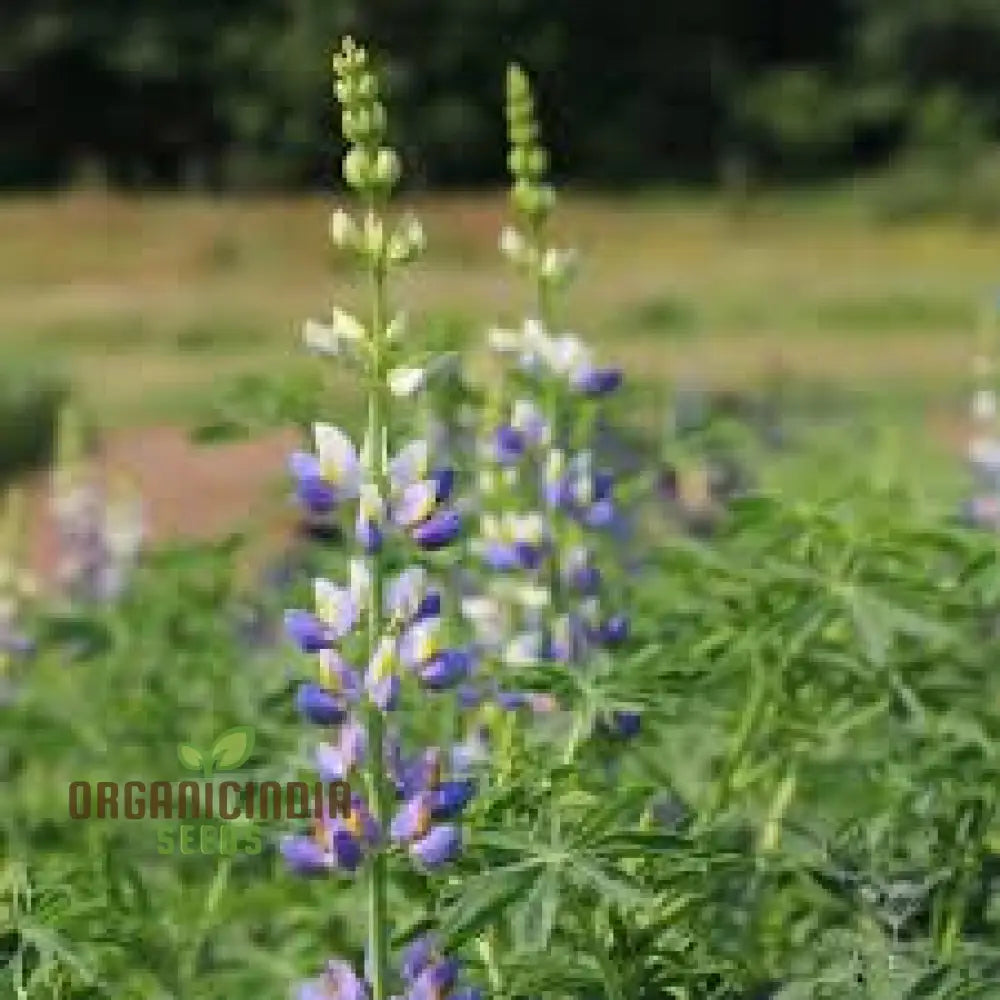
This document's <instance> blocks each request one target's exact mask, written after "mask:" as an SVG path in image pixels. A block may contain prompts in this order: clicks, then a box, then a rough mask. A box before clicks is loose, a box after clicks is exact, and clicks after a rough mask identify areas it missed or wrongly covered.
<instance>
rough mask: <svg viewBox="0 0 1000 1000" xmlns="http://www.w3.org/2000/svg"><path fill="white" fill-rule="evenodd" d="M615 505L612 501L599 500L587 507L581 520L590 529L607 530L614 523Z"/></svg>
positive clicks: (582, 513)
mask: <svg viewBox="0 0 1000 1000" xmlns="http://www.w3.org/2000/svg"><path fill="white" fill-rule="evenodd" d="M614 519H615V505H614V503H612V501H610V500H598V501H597V502H596V503H592V504H590V505H589V506H587V507H585V508H584V509H583V510H582V511H581V513H580V520H582V521H583V523H584V524H585V525H586V526H587V527H588V528H597V529H599V528H607V527H609V526H610V525H611V524H613V523H614Z"/></svg>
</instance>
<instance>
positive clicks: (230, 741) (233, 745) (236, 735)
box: [212, 726, 254, 771]
mask: <svg viewBox="0 0 1000 1000" xmlns="http://www.w3.org/2000/svg"><path fill="white" fill-rule="evenodd" d="M253 744H254V731H253V729H251V728H250V727H249V726H234V727H233V728H232V729H230V730H227V731H226V732H224V733H223V734H222V735H221V736H220V737H219V738H218V739H217V740H216V741H215V743H214V745H213V746H212V767H213V768H214V769H215V770H217V771H232V770H233V769H234V768H237V767H241V766H242V765H243V764H245V763H246V762H247V761H248V760H249V759H250V754H252V753H253Z"/></svg>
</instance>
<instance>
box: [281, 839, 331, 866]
mask: <svg viewBox="0 0 1000 1000" xmlns="http://www.w3.org/2000/svg"><path fill="white" fill-rule="evenodd" d="M279 849H280V851H281V856H282V857H283V858H284V861H285V864H286V865H288V867H289V868H290V869H291V870H292V871H293V872H294V873H295V874H296V875H318V874H321V873H324V874H325V873H326V872H328V871H329V870H330V868H331V866H332V863H333V861H332V859H331V858H330V857H329V855H328V854H327V853H326V852H325V851H324V850H323V848H322V847H321V846H320V845H319V844H318V843H317V842H316V841H315V840H314V839H313V838H312V837H283V838H282V839H281V844H280V848H279Z"/></svg>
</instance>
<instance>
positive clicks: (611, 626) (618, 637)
mask: <svg viewBox="0 0 1000 1000" xmlns="http://www.w3.org/2000/svg"><path fill="white" fill-rule="evenodd" d="M599 634H600V639H601V642H603V643H604V644H605V645H606V646H620V645H622V643H624V642H625V641H626V640H627V639H628V635H629V620H628V616H627V615H613V616H612V617H611V618H609V619H608V620H607V621H606V622H605V623H604V624H603V625H602V626H601V628H600V631H599Z"/></svg>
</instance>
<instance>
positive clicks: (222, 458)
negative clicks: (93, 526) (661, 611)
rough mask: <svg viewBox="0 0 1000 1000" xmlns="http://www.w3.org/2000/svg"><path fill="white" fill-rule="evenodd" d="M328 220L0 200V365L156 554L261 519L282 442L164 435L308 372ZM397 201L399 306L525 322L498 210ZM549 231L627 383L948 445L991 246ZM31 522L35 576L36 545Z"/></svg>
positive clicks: (816, 207)
mask: <svg viewBox="0 0 1000 1000" xmlns="http://www.w3.org/2000/svg"><path fill="white" fill-rule="evenodd" d="M333 206H334V202H333V201H332V200H331V199H325V198H320V197H303V198H296V199H273V198H270V199H220V200H204V199H193V198H184V199H179V198H175V197H152V196H149V197H143V198H134V199H126V198H119V197H107V196H103V195H99V194H91V193H73V194H67V195H64V196H59V197H53V198H44V199H43V198H21V199H9V200H6V201H3V202H0V226H2V229H3V232H4V233H6V234H7V237H8V238H7V239H5V240H4V241H3V242H2V244H0V288H2V289H3V294H2V295H0V366H6V365H18V364H23V363H25V362H27V363H29V364H30V365H32V366H36V367H43V368H45V367H49V366H57V367H58V368H59V370H60V371H62V372H64V373H65V374H66V375H67V376H69V378H70V379H71V380H72V382H73V384H74V385H75V387H76V388H77V390H78V391H79V393H80V395H81V397H82V398H83V400H84V401H85V402H86V403H87V404H88V406H89V408H90V409H91V410H92V412H93V413H94V414H96V415H97V416H98V417H99V419H100V421H101V422H102V423H103V424H104V425H105V427H106V428H107V431H108V435H107V438H106V448H107V456H108V460H109V462H110V463H111V464H112V465H114V466H115V467H116V468H118V469H119V470H121V471H124V472H125V473H127V474H128V475H129V476H131V477H132V478H133V479H134V480H136V481H137V482H138V483H139V484H140V486H141V489H142V491H143V494H144V496H145V497H146V500H147V505H148V507H149V509H150V513H151V519H152V525H153V531H154V536H155V537H176V536H178V535H205V534H214V533H216V532H217V531H218V530H220V525H223V524H231V523H232V519H233V518H232V512H233V510H234V507H235V508H240V509H241V510H242V511H243V512H244V513H246V514H249V515H251V516H253V515H255V514H260V515H261V519H262V520H266V521H268V522H269V523H274V517H275V515H276V513H277V511H276V509H275V507H274V504H273V502H272V501H271V500H268V499H266V498H267V497H268V496H272V497H273V494H269V492H268V486H269V484H271V483H272V482H273V480H274V478H275V477H276V476H279V477H280V475H281V473H282V468H283V461H282V455H283V452H284V450H286V449H287V447H288V446H289V440H290V439H289V438H288V437H287V435H277V436H275V437H274V438H272V439H266V440H264V441H262V442H259V443H258V444H257V445H256V446H255V447H253V448H250V449H249V450H246V449H245V448H244V450H240V448H241V447H244V446H235V450H234V449H232V448H214V449H211V450H208V451H206V450H203V449H197V448H195V447H194V446H192V445H189V444H186V443H185V441H184V437H183V430H182V428H181V427H180V426H178V425H183V424H188V423H190V422H191V421H193V420H195V419H196V418H197V416H198V415H199V414H200V413H201V412H202V410H203V408H204V404H205V403H206V401H208V400H210V398H211V396H212V394H213V393H214V392H217V391H218V390H219V387H220V386H223V385H225V384H226V383H227V380H229V379H230V378H231V377H232V376H234V375H237V374H239V373H276V372H283V371H287V372H291V371H294V370H295V369H296V366H300V365H309V364H310V362H309V361H308V359H305V358H303V357H302V355H301V353H300V351H299V349H298V333H299V327H300V324H301V322H302V320H303V319H304V318H305V317H307V316H310V315H312V316H315V317H317V318H322V316H323V315H324V313H325V312H326V310H328V308H329V307H330V306H331V305H333V304H334V303H336V304H340V305H345V306H347V307H350V306H351V304H352V303H353V302H355V301H356V299H355V297H354V296H355V288H356V286H355V285H354V283H353V275H352V273H351V272H350V271H348V270H345V269H344V266H343V262H342V261H340V260H338V259H337V258H336V256H335V255H334V254H333V253H332V252H331V250H330V248H329V245H328V242H327V237H326V220H327V217H328V213H329V211H330V210H331V209H332V207H333ZM404 207H412V208H413V209H415V210H416V211H417V212H418V214H419V215H420V217H421V219H422V221H423V223H424V226H425V229H426V231H427V235H428V242H429V253H428V255H427V256H426V258H425V259H424V260H423V261H422V262H421V263H420V264H419V265H417V266H416V267H414V268H413V269H412V271H411V272H410V273H409V275H408V276H407V278H406V283H405V285H404V286H402V287H400V288H398V289H397V292H398V294H399V296H400V299H401V300H402V301H404V302H405V303H406V305H407V307H408V309H409V311H410V312H411V315H412V318H413V320H414V323H415V324H418V325H419V324H425V325H428V324H434V323H442V322H445V323H449V324H453V325H456V326H457V327H458V328H460V329H465V330H467V331H468V333H469V335H470V336H472V337H474V336H476V335H477V331H481V330H483V329H484V328H485V327H486V326H487V325H488V324H489V323H490V322H491V321H509V322H515V321H516V320H517V318H518V316H519V315H521V314H522V312H523V311H524V309H525V307H526V305H527V303H526V300H525V297H524V290H523V288H522V287H521V286H520V285H519V284H518V282H517V279H516V277H515V276H514V275H512V274H511V273H510V272H509V271H508V270H507V269H506V268H505V267H504V265H503V263H502V261H501V260H500V258H499V255H498V253H497V251H496V242H497V234H498V232H499V229H500V227H501V226H502V224H503V223H504V220H505V205H504V198H503V196H502V195H499V194H498V195H494V196H458V195H455V196H449V197H435V198H433V199H422V200H416V201H413V202H411V203H410V205H408V206H404ZM559 228H560V230H561V232H563V233H565V234H566V235H567V242H568V243H570V244H571V245H576V246H578V247H579V248H580V250H581V251H582V255H583V257H582V270H581V275H580V279H579V281H578V283H577V285H576V287H575V288H574V290H573V294H572V295H571V297H570V298H569V300H568V301H567V303H566V311H565V315H566V323H567V325H569V326H571V327H575V328H577V329H578V330H579V331H580V332H581V333H582V334H583V335H584V336H586V337H587V338H589V339H591V340H593V341H594V342H595V343H597V344H598V345H599V346H600V347H601V348H602V349H604V350H606V351H607V354H608V356H609V358H613V359H614V360H615V361H616V362H618V363H621V364H623V365H624V366H625V368H626V371H627V373H628V375H629V377H630V379H631V380H633V381H637V382H644V383H646V384H650V385H651V384H655V383H663V384H664V385H666V384H669V380H671V379H672V378H677V377H682V376H685V375H695V376H697V377H698V378H700V379H701V380H702V381H704V382H706V383H711V382H715V383H724V384H728V385H733V386H738V385H743V384H747V383H752V382H753V381H755V380H756V379H757V378H758V377H760V376H762V375H764V374H766V373H767V372H769V371H770V370H772V369H773V367H774V365H775V363H776V362H779V361H780V362H781V363H782V364H783V365H784V366H785V368H786V370H788V371H789V372H791V373H792V374H798V375H801V376H806V377H810V378H820V379H824V380H830V381H834V382H841V383H846V384H848V385H850V386H854V387H858V388H862V389H865V388H872V387H875V386H882V387H883V390H884V391H885V392H886V394H889V395H891V394H892V393H901V394H904V395H907V394H914V393H916V394H917V395H918V396H919V397H920V398H921V400H922V401H923V407H922V409H921V410H920V412H921V413H922V417H921V422H922V426H914V427H911V428H909V430H911V431H915V432H917V433H916V436H917V437H929V438H936V439H937V440H938V441H939V442H940V443H941V444H944V445H946V446H949V447H955V446H957V445H959V444H961V442H962V438H963V434H964V428H963V426H962V421H961V412H960V411H958V412H956V411H955V408H954V398H955V388H956V386H957V385H958V384H959V383H960V382H961V380H963V379H965V378H966V377H967V375H968V371H969V364H970V352H971V347H972V334H973V331H974V327H975V322H976V315H977V310H978V309H979V308H980V307H981V305H982V303H983V301H984V298H986V299H988V296H989V295H990V294H991V286H992V283H993V282H994V281H995V280H996V277H997V275H996V272H995V265H996V260H997V258H996V250H995V236H994V235H993V234H992V233H990V232H987V231H981V230H979V231H977V230H974V229H969V228H966V227H963V226H961V225H959V224H957V223H955V224H941V223H936V224H933V225H931V224H927V225H911V226H907V227H905V228H894V229H890V228H885V227H878V226H875V225H872V224H871V223H869V222H867V221H866V220H865V218H864V216H863V215H862V214H861V213H859V212H857V211H854V210H853V209H852V203H851V202H850V201H847V202H838V203H834V204H830V203H829V202H827V203H824V202H822V201H820V202H809V203H805V204H803V205H801V206H796V204H794V203H792V202H790V201H777V202H775V203H774V204H772V205H770V206H767V205H765V206H762V207H761V208H760V209H759V210H758V211H757V212H755V213H754V214H753V215H752V216H751V217H749V218H747V219H745V220H743V221H741V222H736V221H734V220H733V219H732V218H731V217H730V216H728V215H727V214H726V213H725V211H724V210H723V208H722V207H721V206H720V205H719V204H718V203H713V202H702V203H698V202H695V201H692V200H690V199H680V198H671V197H668V196H662V195H661V196H644V197H635V198H631V199H614V200H611V199H603V200H602V199H598V198H593V197H573V196H568V197H567V198H566V200H565V203H564V206H563V209H562V211H561V213H560V216H559ZM331 391H332V393H333V395H334V397H335V401H336V402H339V403H345V402H349V400H350V398H351V396H352V395H353V392H354V387H353V386H352V384H351V383H350V382H349V381H348V380H344V381H338V380H337V379H336V377H335V378H334V384H333V386H332V390H331ZM942 392H944V394H945V398H946V400H947V402H946V403H942V395H941V393H942ZM948 393H950V395H948ZM907 419H909V418H907ZM928 432H929V433H928ZM279 505H280V502H279ZM220 519H221V520H220ZM36 527H37V531H36V533H35V534H36V537H35V550H36V552H37V553H39V557H38V558H40V559H41V561H42V562H44V561H45V559H44V553H45V550H46V548H47V545H48V543H47V542H46V537H47V530H46V529H45V527H44V525H40V526H36Z"/></svg>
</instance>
